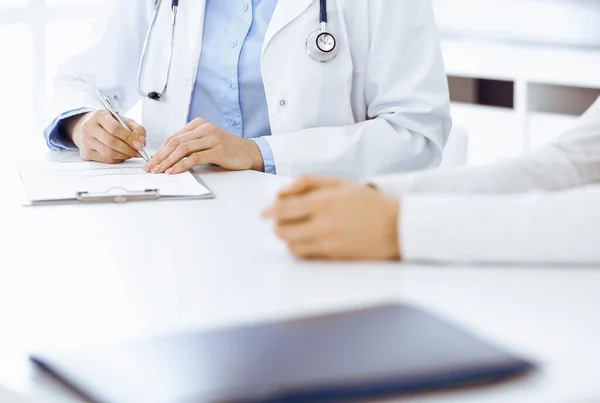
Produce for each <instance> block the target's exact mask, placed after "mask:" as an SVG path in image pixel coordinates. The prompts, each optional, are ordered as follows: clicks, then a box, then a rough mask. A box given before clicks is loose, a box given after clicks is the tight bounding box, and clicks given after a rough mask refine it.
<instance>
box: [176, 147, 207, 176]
mask: <svg viewBox="0 0 600 403" xmlns="http://www.w3.org/2000/svg"><path fill="white" fill-rule="evenodd" d="M216 158H217V153H216V152H215V151H214V150H207V151H200V152H197V153H194V154H192V155H190V156H189V157H188V158H185V159H183V160H181V161H179V162H178V163H177V164H175V165H174V166H173V167H171V168H169V169H167V171H166V172H167V174H169V175H176V174H180V173H182V172H185V171H187V170H188V169H191V168H193V167H195V166H198V165H205V164H215V163H216V161H217V160H216Z"/></svg>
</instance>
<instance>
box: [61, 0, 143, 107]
mask: <svg viewBox="0 0 600 403" xmlns="http://www.w3.org/2000/svg"><path fill="white" fill-rule="evenodd" d="M147 4H148V1H147V0H110V1H109V2H108V3H107V4H106V5H105V6H104V9H103V10H102V15H100V16H99V18H98V20H97V21H96V25H95V27H94V31H93V34H92V38H91V40H90V45H89V46H88V47H87V49H86V50H85V51H84V52H82V53H81V54H79V55H77V56H75V57H72V58H71V59H68V60H67V61H65V62H64V63H63V64H62V65H61V66H60V68H59V71H58V75H57V77H56V79H55V96H54V100H53V105H52V114H53V117H56V116H58V115H60V114H62V113H64V112H68V111H72V110H76V109H80V108H86V109H100V108H102V103H101V102H100V101H99V99H98V95H97V94H96V92H95V90H96V88H100V89H101V90H102V91H103V92H105V93H106V94H107V95H108V96H109V97H111V99H112V101H113V102H114V103H115V106H116V107H117V108H118V109H119V110H121V111H127V110H129V109H131V108H132V107H133V106H134V105H135V103H136V102H137V101H138V100H139V97H138V94H137V80H136V79H137V69H138V64H139V59H140V55H141V51H142V46H143V41H144V37H145V34H146V30H147V26H148V14H147V13H148V12H149V7H147ZM74 34H76V33H74Z"/></svg>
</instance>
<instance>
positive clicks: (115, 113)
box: [96, 88, 150, 162]
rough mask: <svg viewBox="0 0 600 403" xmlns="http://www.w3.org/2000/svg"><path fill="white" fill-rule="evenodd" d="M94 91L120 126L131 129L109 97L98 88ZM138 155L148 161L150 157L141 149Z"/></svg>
mask: <svg viewBox="0 0 600 403" xmlns="http://www.w3.org/2000/svg"><path fill="white" fill-rule="evenodd" d="M96 93H97V94H98V95H99V96H100V101H102V104H103V105H104V107H105V108H106V110H107V111H109V112H110V114H111V115H112V117H113V118H115V120H116V121H117V122H119V123H120V124H121V126H123V127H124V128H125V129H127V130H128V131H131V129H130V128H129V126H128V125H127V123H126V122H125V121H124V120H123V118H122V117H121V115H119V111H117V108H115V106H114V105H113V103H112V102H110V99H108V97H107V96H106V95H105V94H104V93H103V92H102V91H100V90H99V89H97V88H96ZM139 152H140V155H141V156H142V158H143V159H144V160H145V161H146V162H148V161H150V158H148V154H146V151H144V150H143V149H141V150H139Z"/></svg>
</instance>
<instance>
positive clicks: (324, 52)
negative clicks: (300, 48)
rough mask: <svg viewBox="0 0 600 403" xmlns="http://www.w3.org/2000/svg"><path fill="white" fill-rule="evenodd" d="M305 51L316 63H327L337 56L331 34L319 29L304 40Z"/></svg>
mask: <svg viewBox="0 0 600 403" xmlns="http://www.w3.org/2000/svg"><path fill="white" fill-rule="evenodd" d="M306 51H307V52H308V54H309V56H310V57H312V58H313V60H315V61H316V62H319V63H328V62H330V61H332V60H333V59H335V57H336V56H337V55H338V46H337V41H336V39H335V37H334V36H333V34H331V33H330V32H329V31H327V30H325V29H323V27H321V28H319V29H316V30H314V31H313V32H311V33H310V35H308V38H306Z"/></svg>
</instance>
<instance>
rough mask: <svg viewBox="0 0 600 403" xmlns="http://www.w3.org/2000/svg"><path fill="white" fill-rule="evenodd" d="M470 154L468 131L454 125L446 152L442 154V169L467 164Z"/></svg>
mask: <svg viewBox="0 0 600 403" xmlns="http://www.w3.org/2000/svg"><path fill="white" fill-rule="evenodd" d="M468 156H469V136H468V134H467V131H466V130H465V129H464V128H462V127H460V126H454V127H453V128H452V132H451V133H450V136H448V141H447V142H446V147H445V148H444V153H443V155H442V163H441V164H440V169H451V168H458V167H462V166H465V165H467V158H468Z"/></svg>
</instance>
